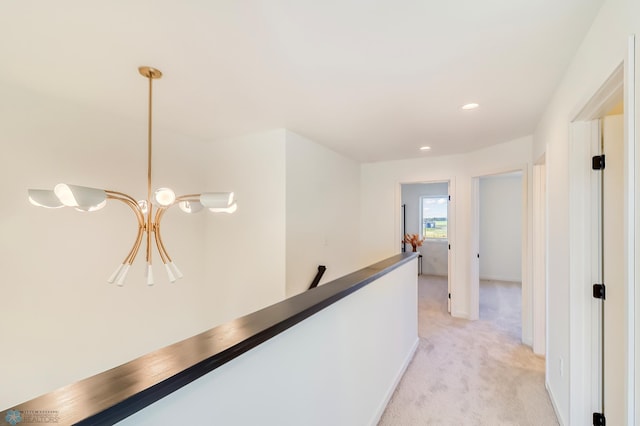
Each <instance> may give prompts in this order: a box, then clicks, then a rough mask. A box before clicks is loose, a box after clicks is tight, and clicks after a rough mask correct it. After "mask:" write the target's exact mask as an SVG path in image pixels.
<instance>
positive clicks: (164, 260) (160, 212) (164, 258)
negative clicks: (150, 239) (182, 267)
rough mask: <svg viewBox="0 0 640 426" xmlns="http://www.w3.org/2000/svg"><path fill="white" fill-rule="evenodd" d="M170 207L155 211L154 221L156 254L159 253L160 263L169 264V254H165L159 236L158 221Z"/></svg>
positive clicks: (160, 236) (165, 251) (165, 250)
mask: <svg viewBox="0 0 640 426" xmlns="http://www.w3.org/2000/svg"><path fill="white" fill-rule="evenodd" d="M169 207H171V206H168V207H161V208H159V209H158V210H157V211H156V221H155V227H156V245H157V246H158V252H159V253H160V257H161V258H162V263H165V264H166V263H171V262H172V260H171V257H170V256H169V253H167V249H166V248H165V246H164V243H163V242H162V235H160V221H161V220H162V216H164V212H166V211H167V209H168V208H169Z"/></svg>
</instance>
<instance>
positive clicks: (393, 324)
mask: <svg viewBox="0 0 640 426" xmlns="http://www.w3.org/2000/svg"><path fill="white" fill-rule="evenodd" d="M415 271H416V263H415V261H411V262H409V263H407V264H405V265H402V266H400V267H399V268H398V269H395V270H394V271H391V272H390V273H389V274H388V275H385V276H383V277H382V278H380V279H378V280H376V281H374V282H372V283H371V284H369V285H367V286H366V287H364V288H362V289H361V290H359V291H357V292H355V293H353V294H351V295H349V296H347V297H346V298H344V299H342V300H340V301H338V302H336V303H335V304H333V305H331V306H329V307H328V308H326V309H324V310H322V311H320V312H318V313H317V314H315V315H313V316H311V317H309V318H307V319H306V320H304V321H302V322H301V323H299V324H297V325H295V326H294V327H292V328H290V329H288V330H286V331H285V332H283V333H282V334H279V335H278V336H276V337H274V338H272V339H270V340H268V341H267V342H265V343H263V344H261V345H259V346H257V347H255V348H254V349H252V350H250V351H249V352H246V353H244V354H242V355H241V356H239V357H238V358H236V359H234V360H233V361H231V362H229V363H227V364H225V365H223V366H221V367H219V368H217V369H216V370H214V371H213V372H211V373H210V374H207V375H206V376H204V377H201V378H200V379H198V380H196V381H194V382H192V383H190V384H189V385H187V386H185V387H183V388H181V389H179V390H178V391H176V392H174V393H172V394H171V395H168V396H167V397H166V398H163V399H161V400H160V401H158V402H156V403H154V404H152V405H150V406H149V407H147V408H145V409H143V410H141V411H139V412H138V413H136V414H134V415H133V416H131V417H128V418H127V419H125V420H123V421H122V422H120V423H119V424H123V425H127V424H128V425H164V424H216V425H218V424H219V425H257V424H262V425H296V426H297V425H318V426H325V425H335V426H353V425H372V426H373V425H375V424H377V422H378V420H379V418H380V415H381V414H382V412H383V411H384V408H385V406H386V403H387V401H388V399H389V398H390V397H391V395H392V393H393V391H394V389H395V386H396V384H397V382H398V381H399V380H400V378H401V375H402V373H403V371H404V369H405V368H406V366H407V365H408V364H409V361H410V360H411V358H412V356H413V352H414V351H415V349H416V347H417V344H418V330H417V321H418V318H417V303H418V301H417V288H416V281H417V280H416V273H415ZM381 312H384V315H380V313H381ZM381 342H384V343H383V344H381Z"/></svg>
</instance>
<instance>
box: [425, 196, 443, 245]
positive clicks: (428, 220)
mask: <svg viewBox="0 0 640 426" xmlns="http://www.w3.org/2000/svg"><path fill="white" fill-rule="evenodd" d="M448 198H449V197H448V196H441V197H421V199H420V201H421V203H420V204H421V205H422V236H423V237H424V238H429V239H438V240H446V239H447V204H448V203H447V199H448Z"/></svg>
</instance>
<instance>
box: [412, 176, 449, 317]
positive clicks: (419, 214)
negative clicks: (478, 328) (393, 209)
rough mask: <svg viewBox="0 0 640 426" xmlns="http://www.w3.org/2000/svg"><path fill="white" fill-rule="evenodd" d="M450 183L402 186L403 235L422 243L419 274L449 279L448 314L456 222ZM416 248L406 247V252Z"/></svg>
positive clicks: (418, 248) (439, 182)
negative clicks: (452, 245)
mask: <svg viewBox="0 0 640 426" xmlns="http://www.w3.org/2000/svg"><path fill="white" fill-rule="evenodd" d="M450 189H451V188H450V181H438V182H424V183H404V184H401V200H402V201H401V202H402V209H403V214H402V225H401V226H402V229H401V233H402V235H407V234H415V235H417V236H418V237H419V238H420V239H421V240H422V245H421V246H419V247H417V251H418V252H419V254H420V258H419V260H418V262H419V265H418V273H419V274H421V275H425V276H427V275H428V276H434V277H440V278H446V279H447V292H448V294H447V312H449V313H451V263H452V262H451V250H450V248H451V245H450V237H451V233H452V231H453V220H452V215H451V213H450V210H451V197H450V195H449V194H450ZM411 250H412V246H411V245H409V244H402V251H411Z"/></svg>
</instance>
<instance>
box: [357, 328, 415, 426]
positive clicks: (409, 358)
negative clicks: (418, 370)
mask: <svg viewBox="0 0 640 426" xmlns="http://www.w3.org/2000/svg"><path fill="white" fill-rule="evenodd" d="M419 344H420V338H416V341H415V342H414V344H413V346H412V347H411V350H409V353H408V354H407V357H406V358H405V360H404V362H403V363H402V365H401V366H400V369H399V370H398V373H397V374H396V376H395V378H394V380H393V384H392V385H391V386H390V387H389V389H388V390H387V393H386V394H385V396H384V399H383V400H382V402H381V403H380V406H379V407H378V409H377V410H376V412H375V413H374V415H373V417H372V418H371V421H370V422H369V424H370V425H377V424H378V423H380V419H381V418H382V415H383V414H384V410H385V409H386V408H387V405H389V401H391V397H392V396H393V393H394V392H395V391H396V388H397V387H398V384H400V380H402V377H403V376H404V373H405V372H406V371H407V368H409V364H411V361H412V360H413V357H414V356H415V354H416V350H417V349H418V345H419Z"/></svg>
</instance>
